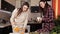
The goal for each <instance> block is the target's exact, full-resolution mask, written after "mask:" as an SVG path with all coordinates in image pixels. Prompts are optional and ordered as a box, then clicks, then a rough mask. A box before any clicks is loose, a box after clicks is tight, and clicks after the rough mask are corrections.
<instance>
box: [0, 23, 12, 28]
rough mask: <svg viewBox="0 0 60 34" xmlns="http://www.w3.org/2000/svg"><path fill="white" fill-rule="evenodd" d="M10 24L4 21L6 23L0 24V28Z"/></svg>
mask: <svg viewBox="0 0 60 34" xmlns="http://www.w3.org/2000/svg"><path fill="white" fill-rule="evenodd" d="M10 25H11V24H10V23H6V24H2V23H1V24H0V28H4V27H7V26H10Z"/></svg>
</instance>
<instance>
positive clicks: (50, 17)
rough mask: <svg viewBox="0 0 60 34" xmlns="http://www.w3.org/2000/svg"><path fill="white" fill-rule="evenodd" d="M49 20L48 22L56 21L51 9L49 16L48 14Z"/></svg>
mask: <svg viewBox="0 0 60 34" xmlns="http://www.w3.org/2000/svg"><path fill="white" fill-rule="evenodd" d="M48 16H49V18H48V22H51V21H53V19H54V12H53V9H52V8H49V14H48Z"/></svg>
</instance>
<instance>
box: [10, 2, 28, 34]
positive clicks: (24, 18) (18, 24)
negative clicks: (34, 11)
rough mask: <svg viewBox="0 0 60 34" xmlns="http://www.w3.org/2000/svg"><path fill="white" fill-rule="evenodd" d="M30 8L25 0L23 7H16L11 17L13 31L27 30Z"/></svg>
mask: <svg viewBox="0 0 60 34" xmlns="http://www.w3.org/2000/svg"><path fill="white" fill-rule="evenodd" d="M28 8H29V4H28V3H27V2H24V3H23V4H22V6H21V8H16V9H15V10H14V11H13V13H12V16H11V18H10V21H11V24H12V28H13V32H20V33H21V34H22V32H25V28H26V25H27V23H28V14H29V12H28Z"/></svg>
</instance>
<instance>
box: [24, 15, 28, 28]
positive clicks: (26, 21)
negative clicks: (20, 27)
mask: <svg viewBox="0 0 60 34" xmlns="http://www.w3.org/2000/svg"><path fill="white" fill-rule="evenodd" d="M27 23H28V14H27V15H26V18H25V23H24V28H25V27H26V26H27Z"/></svg>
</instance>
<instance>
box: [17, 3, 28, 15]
mask: <svg viewBox="0 0 60 34" xmlns="http://www.w3.org/2000/svg"><path fill="white" fill-rule="evenodd" d="M24 5H26V6H27V7H28V8H29V3H28V2H24V3H23V4H22V5H21V8H18V12H17V16H18V15H19V14H21V13H22V12H23V6H24Z"/></svg>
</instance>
